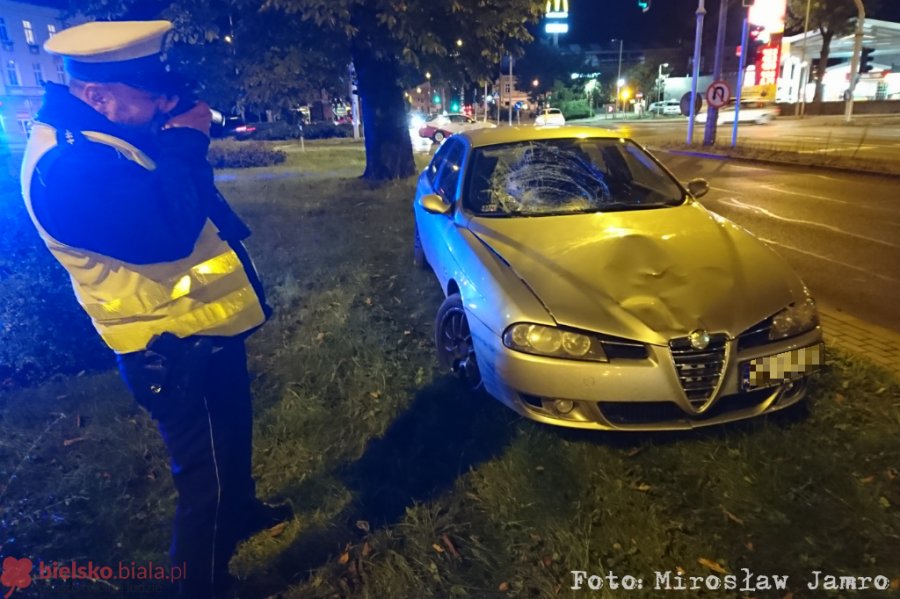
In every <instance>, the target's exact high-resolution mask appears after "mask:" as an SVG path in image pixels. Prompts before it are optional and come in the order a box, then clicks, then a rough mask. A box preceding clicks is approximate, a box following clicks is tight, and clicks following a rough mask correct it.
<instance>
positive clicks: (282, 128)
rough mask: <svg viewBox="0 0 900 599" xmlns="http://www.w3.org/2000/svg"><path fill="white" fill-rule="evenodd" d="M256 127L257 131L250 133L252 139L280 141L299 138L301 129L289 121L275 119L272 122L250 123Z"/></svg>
mask: <svg viewBox="0 0 900 599" xmlns="http://www.w3.org/2000/svg"><path fill="white" fill-rule="evenodd" d="M248 125H249V126H251V127H255V128H256V131H254V132H253V133H251V134H250V139H257V140H262V141H280V140H285V139H299V138H300V129H299V128H298V127H297V125H296V124H291V123H288V122H287V121H274V122H271V123H248Z"/></svg>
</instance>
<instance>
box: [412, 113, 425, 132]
mask: <svg viewBox="0 0 900 599" xmlns="http://www.w3.org/2000/svg"><path fill="white" fill-rule="evenodd" d="M424 126H425V119H423V118H422V117H420V116H415V115H413V116H411V117H409V128H410V129H418V128H420V127H424Z"/></svg>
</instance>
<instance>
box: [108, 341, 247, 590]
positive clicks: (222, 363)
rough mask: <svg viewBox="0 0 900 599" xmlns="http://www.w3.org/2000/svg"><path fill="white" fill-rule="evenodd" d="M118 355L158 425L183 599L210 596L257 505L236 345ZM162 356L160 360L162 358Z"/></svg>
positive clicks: (179, 345) (189, 345)
mask: <svg viewBox="0 0 900 599" xmlns="http://www.w3.org/2000/svg"><path fill="white" fill-rule="evenodd" d="M150 347H151V349H152V350H153V351H149V352H136V353H133V354H125V355H120V356H119V366H120V370H121V372H122V375H123V377H124V378H125V380H126V382H127V383H128V385H129V387H130V388H131V390H132V393H134V396H135V398H136V399H137V401H138V403H140V404H141V405H142V406H143V407H144V408H146V409H147V410H148V411H149V412H150V415H151V416H152V417H153V419H154V420H156V421H157V422H158V424H159V430H160V432H161V433H162V437H163V440H164V441H165V444H166V447H167V448H168V450H169V456H170V458H171V464H172V477H173V479H174V481H175V487H176V489H177V490H178V505H177V509H176V513H175V525H174V536H173V540H172V546H171V550H170V555H171V558H172V562H173V564H176V565H180V564H182V563H185V564H186V575H185V582H184V585H183V588H181V589H180V591H181V594H182V595H183V596H185V597H190V598H191V599H205V598H207V597H213V596H215V591H216V589H218V588H221V587H222V585H223V584H224V583H225V581H226V579H227V578H228V561H229V560H230V559H231V556H232V554H233V553H234V549H235V547H236V545H237V543H238V541H239V540H240V537H241V533H242V531H243V526H244V524H245V521H246V514H247V512H248V510H249V508H250V506H251V505H252V503H253V502H254V501H255V495H256V490H255V483H254V481H253V478H252V476H251V466H250V460H251V443H252V408H251V397H250V378H249V376H248V373H247V355H246V351H245V349H244V342H243V340H241V339H232V338H227V337H226V338H223V337H193V338H188V339H183V340H182V339H175V338H171V339H170V340H169V341H167V344H166V345H165V347H159V348H156V347H154V345H152V344H151V346H150ZM160 356H161V357H160Z"/></svg>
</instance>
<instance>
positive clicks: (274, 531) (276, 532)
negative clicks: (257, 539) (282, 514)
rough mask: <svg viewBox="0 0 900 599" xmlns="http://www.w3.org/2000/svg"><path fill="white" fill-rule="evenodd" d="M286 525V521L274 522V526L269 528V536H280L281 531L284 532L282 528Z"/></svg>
mask: <svg viewBox="0 0 900 599" xmlns="http://www.w3.org/2000/svg"><path fill="white" fill-rule="evenodd" d="M287 525H288V523H287V522H282V523H280V524H276V525H275V526H273V527H272V528H270V529H269V536H270V537H272V538H275V537H277V536H280V535H281V533H283V532H284V529H285V528H287Z"/></svg>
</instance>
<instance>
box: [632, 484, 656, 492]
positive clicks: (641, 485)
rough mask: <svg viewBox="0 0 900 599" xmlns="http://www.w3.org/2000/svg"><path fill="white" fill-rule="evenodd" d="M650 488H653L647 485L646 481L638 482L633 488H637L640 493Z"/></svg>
mask: <svg viewBox="0 0 900 599" xmlns="http://www.w3.org/2000/svg"><path fill="white" fill-rule="evenodd" d="M652 488H653V487H651V486H650V485H648V484H647V483H641V484H639V485H638V486H637V487H635V489H637V490H638V491H640V492H641V493H646V492H647V491H649V490H650V489H652Z"/></svg>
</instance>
